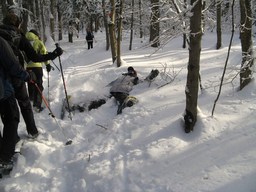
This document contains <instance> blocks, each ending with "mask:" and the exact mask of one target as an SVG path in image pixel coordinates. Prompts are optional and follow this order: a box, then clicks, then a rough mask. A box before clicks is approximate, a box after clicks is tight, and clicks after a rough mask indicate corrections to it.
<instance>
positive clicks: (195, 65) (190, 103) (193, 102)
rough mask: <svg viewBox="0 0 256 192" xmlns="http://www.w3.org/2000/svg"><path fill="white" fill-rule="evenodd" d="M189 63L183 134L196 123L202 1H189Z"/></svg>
mask: <svg viewBox="0 0 256 192" xmlns="http://www.w3.org/2000/svg"><path fill="white" fill-rule="evenodd" d="M191 6H192V10H191V12H192V16H191V17H190V36H189V61H188V74H187V83H186V90H185V94H186V109H185V115H184V120H185V132H186V133H189V132H190V131H193V128H194V125H195V123H196V121H197V99H198V81H199V68H200V52H201V39H202V26H201V23H202V22H201V18H202V0H191Z"/></svg>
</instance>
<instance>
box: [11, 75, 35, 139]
mask: <svg viewBox="0 0 256 192" xmlns="http://www.w3.org/2000/svg"><path fill="white" fill-rule="evenodd" d="M13 87H14V90H15V97H16V99H17V101H18V104H19V107H20V111H21V114H22V117H23V119H24V121H25V124H26V128H27V132H28V134H32V135H33V134H36V133H38V130H37V128H36V123H35V119H34V114H33V110H32V106H31V103H30V100H29V97H28V92H27V87H26V84H25V82H24V81H21V80H19V79H15V80H14V81H13Z"/></svg>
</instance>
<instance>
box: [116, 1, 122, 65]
mask: <svg viewBox="0 0 256 192" xmlns="http://www.w3.org/2000/svg"><path fill="white" fill-rule="evenodd" d="M119 2H120V5H119V13H118V25H117V58H116V59H117V60H116V64H117V67H120V66H121V65H122V60H121V41H122V31H123V30H122V28H123V25H122V23H123V0H119Z"/></svg>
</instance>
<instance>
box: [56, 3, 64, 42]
mask: <svg viewBox="0 0 256 192" xmlns="http://www.w3.org/2000/svg"><path fill="white" fill-rule="evenodd" d="M57 15H58V34H59V38H58V39H59V41H60V40H62V39H63V37H62V13H61V9H60V2H58V4H57Z"/></svg>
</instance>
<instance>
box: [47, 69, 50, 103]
mask: <svg viewBox="0 0 256 192" xmlns="http://www.w3.org/2000/svg"><path fill="white" fill-rule="evenodd" d="M47 81H48V83H47V84H48V102H49V105H50V90H49V89H50V79H49V72H48V71H47Z"/></svg>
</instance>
